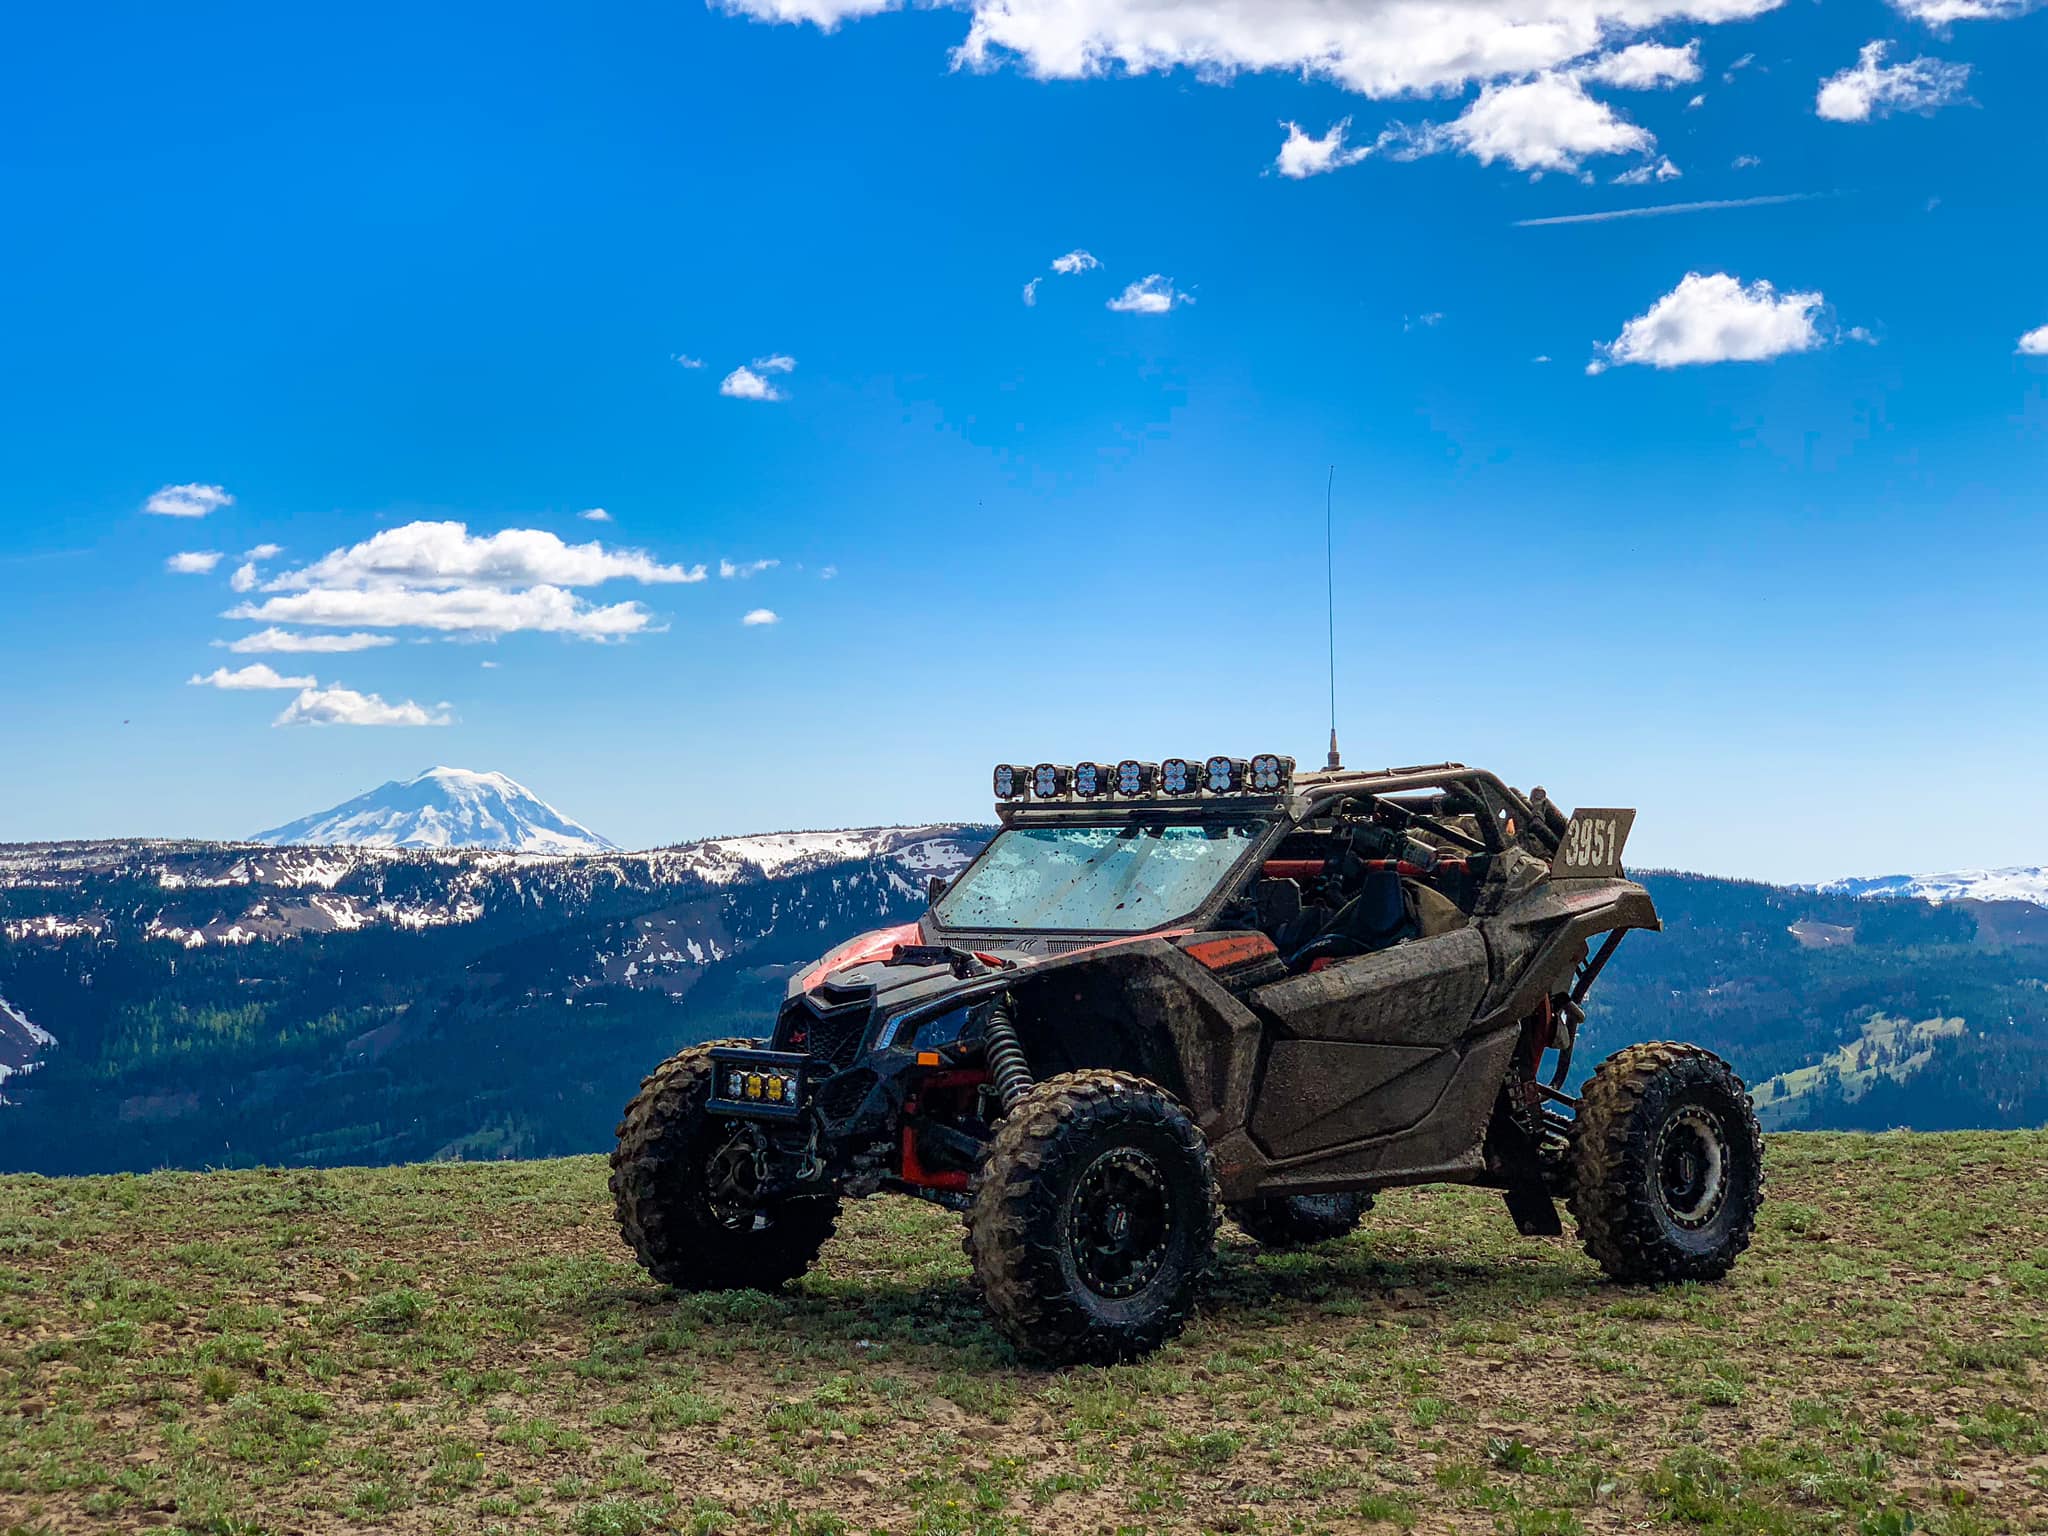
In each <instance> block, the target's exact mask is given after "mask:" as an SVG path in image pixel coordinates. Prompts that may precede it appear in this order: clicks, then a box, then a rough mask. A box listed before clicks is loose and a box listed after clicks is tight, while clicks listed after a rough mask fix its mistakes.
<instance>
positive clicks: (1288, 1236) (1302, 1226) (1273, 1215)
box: [1223, 1194, 1372, 1249]
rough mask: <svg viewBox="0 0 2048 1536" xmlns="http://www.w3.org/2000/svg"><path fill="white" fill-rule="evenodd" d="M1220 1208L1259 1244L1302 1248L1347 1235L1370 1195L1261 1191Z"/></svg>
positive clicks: (1361, 1216)
mask: <svg viewBox="0 0 2048 1536" xmlns="http://www.w3.org/2000/svg"><path fill="white" fill-rule="evenodd" d="M1223 1209H1224V1213H1225V1214H1226V1215H1228V1216H1229V1217H1230V1219H1231V1220H1232V1221H1234V1222H1236V1223H1237V1224H1238V1226H1239V1227H1241V1228H1242V1229H1243V1230H1244V1233H1245V1235H1246V1236H1247V1237H1249V1238H1251V1239H1252V1241H1253V1242H1255V1243H1257V1244H1258V1245H1259V1246H1260V1247H1261V1248H1273V1249H1283V1248H1306V1247H1309V1246H1311V1245H1312V1244H1315V1243H1327V1242H1332V1241H1334V1240H1336V1239H1337V1238H1340V1237H1348V1236H1349V1235H1350V1234H1351V1233H1352V1232H1353V1231H1354V1230H1355V1229H1356V1228H1357V1226H1358V1224H1359V1222H1361V1221H1362V1220H1364V1219H1365V1213H1366V1212H1367V1211H1369V1210H1371V1209H1372V1196H1371V1195H1367V1194H1338V1195H1262V1196H1260V1197H1259V1198H1258V1199H1256V1200H1239V1201H1236V1202H1235V1203H1233V1204H1231V1205H1227V1206H1225V1207H1224V1208H1223Z"/></svg>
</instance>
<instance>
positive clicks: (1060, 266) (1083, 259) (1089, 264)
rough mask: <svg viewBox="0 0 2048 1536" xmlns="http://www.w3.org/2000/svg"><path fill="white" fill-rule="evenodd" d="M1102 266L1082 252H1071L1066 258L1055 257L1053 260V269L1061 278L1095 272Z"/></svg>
mask: <svg viewBox="0 0 2048 1536" xmlns="http://www.w3.org/2000/svg"><path fill="white" fill-rule="evenodd" d="M1101 265H1102V263H1101V262H1099V261H1097V260H1096V259H1095V258H1094V257H1093V256H1090V255H1089V254H1088V253H1087V252H1086V251H1082V250H1073V251H1069V252H1067V254H1066V255H1064V256H1055V257H1053V259H1052V269H1053V271H1055V272H1057V273H1059V275H1060V276H1061V277H1072V276H1074V275H1075V274H1076V273H1078V272H1093V271H1094V270H1095V269H1096V268H1097V267H1099V266H1101Z"/></svg>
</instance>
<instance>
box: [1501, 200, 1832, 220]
mask: <svg viewBox="0 0 2048 1536" xmlns="http://www.w3.org/2000/svg"><path fill="white" fill-rule="evenodd" d="M1818 196H1820V194H1819V193H1818V192H1780V193H1778V194H1777V195H1776V196H1773V197H1723V198H1715V199H1713V200H1711V201H1708V202H1701V203H1658V204H1657V205H1656V206H1654V207H1651V208H1608V209H1604V210H1602V211H1601V212H1599V213H1556V214H1552V215H1550V217H1548V218H1543V219H1517V220H1515V228H1517V229H1542V228H1545V227H1546V226H1549V225H1552V224H1609V223H1612V222H1613V221H1614V220H1616V219H1654V218H1659V217H1662V216H1663V215H1665V214H1670V213H1713V212H1717V211H1719V210H1720V209H1723V208H1769V207H1774V206H1775V205H1777V204H1779V203H1803V202H1807V201H1809V200H1810V199H1812V198H1815V197H1818Z"/></svg>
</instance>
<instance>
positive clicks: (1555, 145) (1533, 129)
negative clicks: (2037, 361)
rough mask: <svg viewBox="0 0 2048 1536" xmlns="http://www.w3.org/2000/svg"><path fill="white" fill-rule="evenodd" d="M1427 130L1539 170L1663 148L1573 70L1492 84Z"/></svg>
mask: <svg viewBox="0 0 2048 1536" xmlns="http://www.w3.org/2000/svg"><path fill="white" fill-rule="evenodd" d="M1427 132H1428V134H1429V136H1430V137H1432V138H1433V137H1434V136H1435V135H1436V134H1437V133H1438V132H1440V133H1441V135H1442V136H1443V137H1444V138H1447V139H1449V140H1450V142H1452V143H1453V144H1455V145H1457V146H1458V148H1460V149H1462V150H1464V151H1465V153H1467V154H1468V155H1471V156H1473V157H1475V158H1476V159H1477V160H1478V161H1479V163H1480V164H1482V165H1491V164H1493V162H1494V161H1496V160H1505V161H1507V162H1508V164H1510V165H1512V166H1513V167H1514V168H1515V169H1516V170H1518V171H1531V172H1535V173H1536V174H1538V175H1540V174H1542V173H1543V172H1545V171H1576V170H1577V169H1578V168H1579V163H1580V162H1581V161H1582V160H1585V159H1587V158H1589V157H1591V156H1594V155H1631V154H1641V155H1647V154H1649V153H1650V152H1651V151H1652V150H1654V149H1655V148H1656V147H1657V140H1656V138H1655V137H1654V136H1653V135H1652V134H1651V133H1650V132H1649V131H1648V130H1647V129H1644V128H1639V127H1637V126H1636V125H1635V124H1634V123H1632V122H1630V121H1629V120H1628V119H1627V118H1625V117H1622V116H1621V115H1620V114H1619V113H1617V112H1616V111H1615V110H1614V109H1613V108H1612V107H1610V106H1608V105H1607V103H1606V102H1604V101H1595V100H1594V99H1593V98H1592V97H1590V96H1588V95H1587V94H1586V90H1585V87H1584V86H1582V85H1581V84H1580V83H1579V82H1578V80H1576V79H1575V78H1573V77H1572V76H1570V75H1554V74H1553V75H1538V76H1537V77H1536V78H1535V79H1533V80H1518V81H1516V82H1514V83H1513V84H1510V85H1489V86H1487V87H1486V88H1485V89H1484V90H1482V91H1480V93H1479V99H1478V100H1477V101H1475V102H1473V103H1472V105H1471V106H1469V107H1467V108H1466V109H1465V111H1464V113H1463V115H1461V116H1460V117H1459V118H1458V119H1457V120H1456V121H1455V122H1453V123H1451V124H1449V125H1448V126H1447V127H1445V128H1443V129H1441V130H1428V131H1427ZM1428 147H1434V146H1433V145H1431V146H1428ZM1425 152H1426V150H1425Z"/></svg>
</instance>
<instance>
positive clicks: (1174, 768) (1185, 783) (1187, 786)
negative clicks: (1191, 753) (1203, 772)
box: [1159, 757, 1201, 795]
mask: <svg viewBox="0 0 2048 1536" xmlns="http://www.w3.org/2000/svg"><path fill="white" fill-rule="evenodd" d="M1199 788H1201V779H1200V774H1199V773H1198V771H1197V770H1196V768H1195V765H1194V764H1193V763H1191V762H1189V761H1188V760H1187V759H1186V758H1184V757H1169V758H1168V759H1166V761H1165V762H1163V763H1161V764H1160V765H1159V792H1160V793H1161V794H1166V795H1192V794H1193V793H1194V792H1195V791H1196V790H1197V789H1199Z"/></svg>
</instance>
